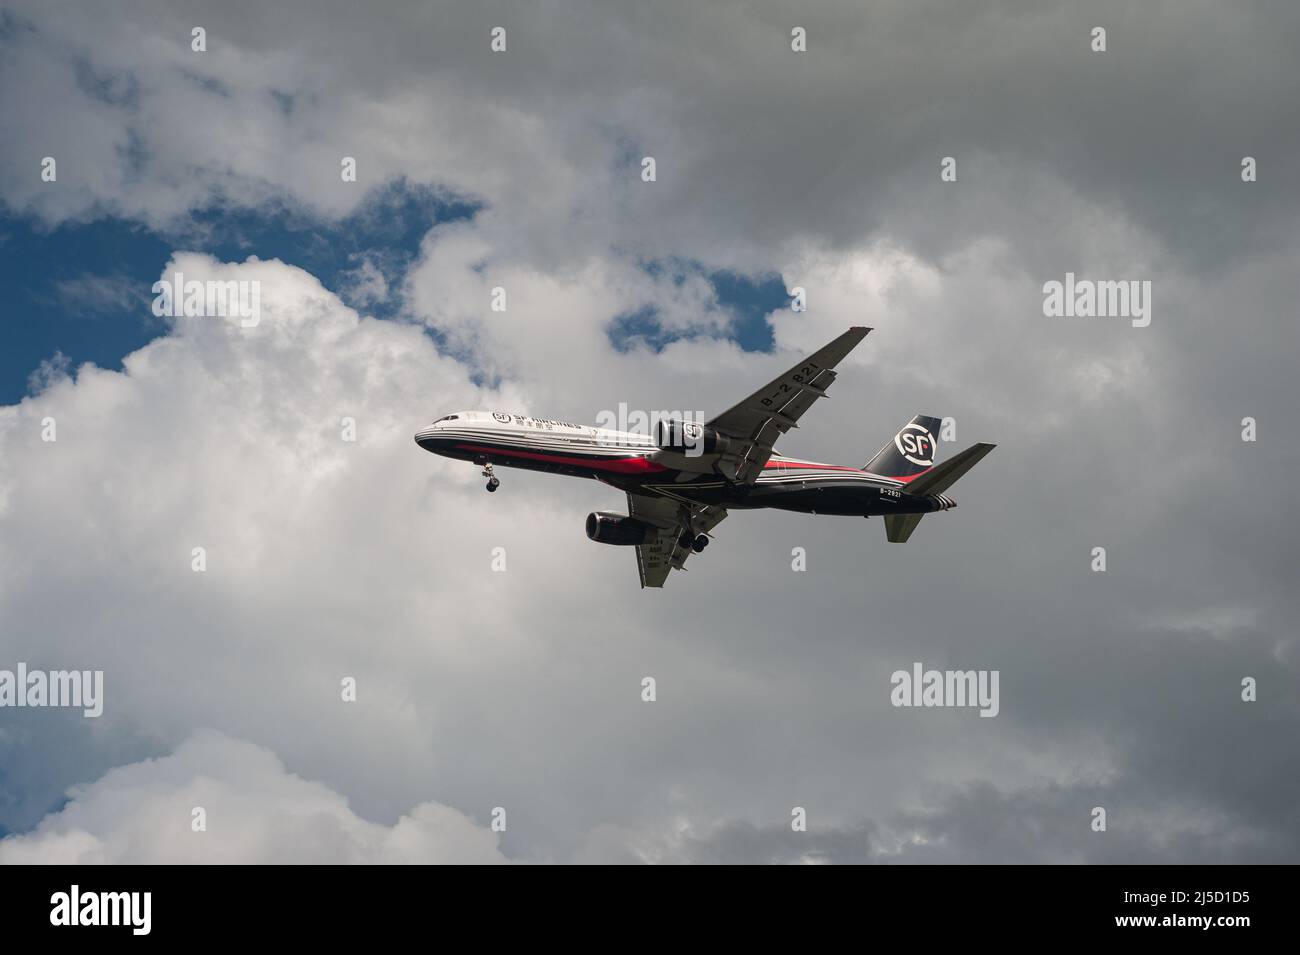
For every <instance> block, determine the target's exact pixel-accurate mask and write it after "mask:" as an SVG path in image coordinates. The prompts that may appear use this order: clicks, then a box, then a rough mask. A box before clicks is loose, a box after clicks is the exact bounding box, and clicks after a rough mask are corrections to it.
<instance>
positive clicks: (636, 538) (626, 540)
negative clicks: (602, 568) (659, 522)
mask: <svg viewBox="0 0 1300 955" xmlns="http://www.w3.org/2000/svg"><path fill="white" fill-rule="evenodd" d="M648 530H650V525H649V524H647V523H646V522H645V521H638V520H637V519H636V518H635V517H628V516H627V515H626V514H614V513H611V512H609V511H592V512H591V513H590V514H588V515H587V536H588V537H590V538H591V539H592V540H594V541H595V542H596V543H598V544H616V545H619V546H621V547H629V546H635V545H637V544H640V543H642V542H643V541H644V540H645V535H646V531H648Z"/></svg>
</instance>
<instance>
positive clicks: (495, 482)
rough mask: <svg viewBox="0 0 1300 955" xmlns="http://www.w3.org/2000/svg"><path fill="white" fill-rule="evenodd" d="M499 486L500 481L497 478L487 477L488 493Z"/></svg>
mask: <svg viewBox="0 0 1300 955" xmlns="http://www.w3.org/2000/svg"><path fill="white" fill-rule="evenodd" d="M500 486H501V481H500V479H499V478H489V479H488V482H487V489H488V493H491V492H493V491H495V490H496V489H497V488H499V487H500Z"/></svg>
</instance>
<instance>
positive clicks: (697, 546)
mask: <svg viewBox="0 0 1300 955" xmlns="http://www.w3.org/2000/svg"><path fill="white" fill-rule="evenodd" d="M708 546H709V538H708V537H707V536H706V535H704V534H701V535H700V536H699V537H697V538H695V541H694V543H692V544H691V550H693V551H695V553H697V554H698V553H699V552H700V551H702V550H704V548H706V547H708Z"/></svg>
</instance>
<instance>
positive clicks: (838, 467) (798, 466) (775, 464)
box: [763, 461, 866, 474]
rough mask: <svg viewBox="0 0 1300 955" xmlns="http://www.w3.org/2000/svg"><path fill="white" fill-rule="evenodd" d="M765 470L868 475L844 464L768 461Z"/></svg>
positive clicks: (764, 466)
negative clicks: (788, 469)
mask: <svg viewBox="0 0 1300 955" xmlns="http://www.w3.org/2000/svg"><path fill="white" fill-rule="evenodd" d="M763 468H764V469H767V468H793V469H794V470H796V471H802V470H813V471H852V472H853V473H854V474H865V473H866V472H865V471H861V470H859V469H858V468H850V467H846V466H845V465H843V464H815V463H814V462H812V461H768V462H767V463H766V464H765V465H763Z"/></svg>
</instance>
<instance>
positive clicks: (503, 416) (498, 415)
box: [492, 411, 510, 424]
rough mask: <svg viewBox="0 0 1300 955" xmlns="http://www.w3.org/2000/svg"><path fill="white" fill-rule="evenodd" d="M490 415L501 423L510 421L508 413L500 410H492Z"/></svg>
mask: <svg viewBox="0 0 1300 955" xmlns="http://www.w3.org/2000/svg"><path fill="white" fill-rule="evenodd" d="M492 417H494V418H496V419H497V420H498V421H500V422H501V423H502V424H509V423H510V415H508V414H502V413H501V412H500V411H494V412H492Z"/></svg>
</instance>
